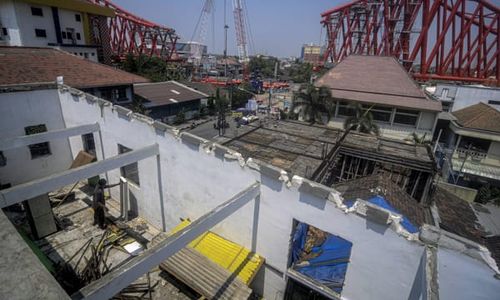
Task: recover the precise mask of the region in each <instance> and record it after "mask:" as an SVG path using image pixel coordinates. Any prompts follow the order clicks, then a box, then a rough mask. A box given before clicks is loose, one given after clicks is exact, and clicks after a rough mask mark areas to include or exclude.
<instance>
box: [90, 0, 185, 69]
mask: <svg viewBox="0 0 500 300" xmlns="http://www.w3.org/2000/svg"><path fill="white" fill-rule="evenodd" d="M88 1H90V2H92V3H94V4H98V5H102V6H106V7H109V8H112V9H113V10H114V11H115V17H113V18H108V27H109V30H108V35H109V36H108V37H106V39H107V40H108V41H109V43H110V46H111V51H112V53H113V56H115V57H116V58H119V59H123V58H124V57H125V56H126V55H127V54H133V55H141V54H144V55H148V56H157V57H160V58H162V59H165V60H167V61H172V60H178V59H179V58H178V55H177V53H176V50H175V45H176V43H177V39H178V36H177V35H176V34H175V30H174V29H172V28H168V27H165V26H162V25H158V24H155V23H153V22H150V21H147V20H145V19H142V18H140V17H138V16H135V15H133V14H132V13H130V12H128V11H126V10H124V9H123V8H120V7H119V6H117V5H116V4H113V3H112V2H111V1H109V0H88Z"/></svg>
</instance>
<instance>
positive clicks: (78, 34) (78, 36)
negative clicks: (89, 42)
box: [76, 32, 82, 40]
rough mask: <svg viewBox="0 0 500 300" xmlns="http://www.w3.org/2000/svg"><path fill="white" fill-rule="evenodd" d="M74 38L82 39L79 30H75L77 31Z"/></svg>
mask: <svg viewBox="0 0 500 300" xmlns="http://www.w3.org/2000/svg"><path fill="white" fill-rule="evenodd" d="M76 39H77V40H81V39H82V36H81V35H80V33H79V32H77V33H76Z"/></svg>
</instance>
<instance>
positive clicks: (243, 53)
mask: <svg viewBox="0 0 500 300" xmlns="http://www.w3.org/2000/svg"><path fill="white" fill-rule="evenodd" d="M242 1H244V0H233V13H234V28H235V31H236V42H237V45H238V56H239V59H240V61H241V62H247V61H248V49H247V36H246V31H245V19H244V14H243V5H242V3H241V2H242Z"/></svg>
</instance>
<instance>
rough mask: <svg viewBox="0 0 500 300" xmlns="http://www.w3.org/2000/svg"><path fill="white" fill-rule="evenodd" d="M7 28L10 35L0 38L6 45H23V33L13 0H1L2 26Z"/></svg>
mask: <svg viewBox="0 0 500 300" xmlns="http://www.w3.org/2000/svg"><path fill="white" fill-rule="evenodd" d="M2 27H5V28H7V32H8V36H6V37H3V40H0V44H3V45H6V46H21V45H22V43H21V33H20V30H19V24H18V22H17V18H16V9H15V6H14V2H13V1H12V0H0V28H2Z"/></svg>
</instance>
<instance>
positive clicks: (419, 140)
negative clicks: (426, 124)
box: [405, 132, 430, 145]
mask: <svg viewBox="0 0 500 300" xmlns="http://www.w3.org/2000/svg"><path fill="white" fill-rule="evenodd" d="M426 135H427V132H426V133H424V134H423V135H422V136H419V135H418V134H417V133H416V132H413V133H412V134H411V135H410V136H409V137H408V138H406V139H405V140H407V141H410V142H413V143H415V144H417V145H427V144H430V141H429V140H426V139H425V137H426Z"/></svg>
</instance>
